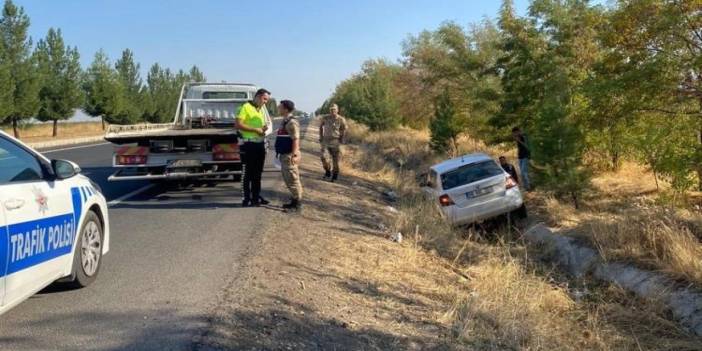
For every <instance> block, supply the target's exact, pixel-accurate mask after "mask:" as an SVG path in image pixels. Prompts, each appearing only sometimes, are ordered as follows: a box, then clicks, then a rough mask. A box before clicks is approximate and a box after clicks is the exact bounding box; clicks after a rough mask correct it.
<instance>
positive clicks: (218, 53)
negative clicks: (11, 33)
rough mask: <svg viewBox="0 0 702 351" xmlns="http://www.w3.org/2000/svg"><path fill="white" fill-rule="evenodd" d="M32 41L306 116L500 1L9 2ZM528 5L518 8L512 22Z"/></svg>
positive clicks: (523, 0) (492, 12)
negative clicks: (229, 86)
mask: <svg viewBox="0 0 702 351" xmlns="http://www.w3.org/2000/svg"><path fill="white" fill-rule="evenodd" d="M14 2H15V4H17V5H19V6H22V7H24V9H25V11H26V12H27V14H28V15H29V17H30V20H31V27H30V35H31V36H32V38H33V39H34V40H35V42H36V40H37V39H38V38H42V37H44V36H46V33H47V31H48V30H49V28H51V27H53V28H60V29H61V31H62V33H63V38H64V41H65V42H66V43H67V44H68V45H71V46H77V47H78V50H79V51H80V54H81V64H82V65H83V67H87V66H88V65H89V64H90V62H91V61H92V59H93V56H94V55H95V52H96V51H98V50H99V49H101V48H102V49H104V50H105V52H106V53H107V54H108V56H109V57H110V58H111V59H112V61H113V62H114V60H115V59H117V58H118V57H119V56H120V54H121V52H122V50H123V49H125V48H130V49H131V50H132V51H133V52H134V54H135V58H136V60H137V61H138V62H139V63H140V64H141V72H142V78H144V79H145V78H146V72H147V70H148V68H149V67H150V66H151V65H152V64H153V63H155V62H158V63H159V64H160V65H162V66H164V67H169V68H171V69H172V70H178V69H181V68H182V69H188V68H189V67H191V66H192V65H197V66H198V67H200V69H201V70H202V71H203V72H204V73H205V76H206V77H207V79H208V81H212V82H221V81H227V82H242V83H253V84H256V85H258V86H260V87H265V88H267V89H268V90H270V91H271V92H272V93H273V96H274V97H275V98H277V99H278V100H281V99H290V100H293V101H295V103H296V105H297V106H298V108H299V109H300V110H303V111H313V110H314V109H316V108H317V107H319V106H320V105H321V104H322V102H324V100H325V99H326V98H327V97H329V95H331V93H332V92H333V91H334V88H335V87H336V85H337V84H338V83H339V82H341V81H342V80H343V79H346V78H348V77H349V76H350V75H351V74H353V73H355V72H358V71H359V69H360V66H361V64H362V63H363V62H364V61H365V60H368V59H373V58H386V59H389V60H391V61H396V60H398V59H400V58H401V55H402V45H401V44H402V41H403V40H405V39H406V38H407V37H408V36H410V35H414V34H417V33H419V32H421V31H422V30H425V29H429V30H431V29H436V28H437V27H438V26H439V25H440V24H441V23H442V22H445V21H454V22H456V23H459V24H462V25H468V24H469V23H476V22H479V21H481V20H483V19H484V18H486V17H487V18H495V16H496V15H497V12H498V10H499V7H500V3H501V1H499V0H434V1H428V0H406V1H401V0H374V1H372V0H357V1H338V0H331V1H321V0H299V1H295V2H293V1H278V0H269V1H246V2H244V1H225V0H219V1H215V0H199V1H192V0H188V1H184V0H169V1H165V0H141V1H133V0H120V1H118V0H103V1H94V0H61V1H49V0H14ZM527 5H528V1H527V0H516V1H515V7H516V10H517V12H518V13H519V14H523V13H524V12H525V11H526V7H527Z"/></svg>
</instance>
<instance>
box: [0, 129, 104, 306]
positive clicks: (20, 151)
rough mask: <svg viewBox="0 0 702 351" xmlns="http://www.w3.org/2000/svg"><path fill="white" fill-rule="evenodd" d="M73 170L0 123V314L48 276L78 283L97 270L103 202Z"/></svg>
mask: <svg viewBox="0 0 702 351" xmlns="http://www.w3.org/2000/svg"><path fill="white" fill-rule="evenodd" d="M79 173H80V168H79V167H78V165H76V164H75V163H73V162H70V161H64V160H49V159H47V158H46V157H44V156H43V155H41V154H40V153H38V152H36V151H34V150H32V149H30V148H29V147H27V146H26V145H24V144H23V143H21V142H20V141H18V140H16V139H14V138H12V137H10V136H9V135H7V134H6V133H3V132H2V131H0V314H2V313H4V312H6V311H7V310H9V309H10V308H12V307H14V306H15V305H17V304H19V303H20V302H22V301H24V300H25V299H27V298H28V297H30V296H32V295H33V294H35V293H36V292H38V291H39V290H41V289H43V288H44V287H45V286H47V285H49V284H51V283H52V282H54V281H57V280H60V281H65V282H68V283H69V284H72V285H74V286H76V287H84V286H87V285H88V284H90V283H92V282H93V281H94V280H95V278H96V277H97V274H98V272H99V270H100V264H101V263H102V255H104V254H105V253H107V251H108V248H109V242H110V235H109V221H108V216H107V203H106V201H105V198H104V197H103V196H102V194H101V193H100V191H99V189H98V187H97V185H95V184H94V183H92V182H91V181H90V179H88V178H87V177H85V176H83V175H80V174H79Z"/></svg>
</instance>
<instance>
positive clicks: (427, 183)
mask: <svg viewBox="0 0 702 351" xmlns="http://www.w3.org/2000/svg"><path fill="white" fill-rule="evenodd" d="M422 183H423V184H421V185H422V186H423V190H424V191H425V192H426V193H427V194H429V196H430V197H431V198H432V199H433V200H434V201H437V202H438V204H439V207H440V208H441V212H442V214H443V215H444V216H445V218H446V219H447V220H448V221H449V223H451V224H452V225H457V226H458V225H467V224H472V223H476V222H480V221H483V220H486V219H490V218H493V217H497V216H500V215H505V214H506V215H512V214H514V215H516V216H517V217H522V218H523V217H526V207H525V205H524V202H523V200H522V194H521V191H520V190H519V185H518V184H517V182H516V181H515V180H514V179H512V177H510V175H509V174H507V172H505V171H504V170H503V169H502V167H500V165H499V164H498V163H497V162H496V161H495V160H493V159H492V158H490V156H488V155H486V154H482V153H476V154H469V155H464V156H461V157H457V158H453V159H450V160H446V161H443V162H441V163H439V164H436V165H434V166H432V167H431V168H430V170H429V172H428V174H427V175H426V179H424V180H423V182H422Z"/></svg>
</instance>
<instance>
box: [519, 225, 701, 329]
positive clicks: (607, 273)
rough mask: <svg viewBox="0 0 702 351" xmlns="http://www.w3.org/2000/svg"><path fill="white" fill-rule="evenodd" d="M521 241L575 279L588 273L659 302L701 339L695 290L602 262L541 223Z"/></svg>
mask: <svg viewBox="0 0 702 351" xmlns="http://www.w3.org/2000/svg"><path fill="white" fill-rule="evenodd" d="M524 238H525V239H526V240H527V241H529V242H531V243H535V244H539V245H544V246H546V247H547V250H548V249H550V250H552V252H553V254H554V260H555V261H556V262H557V263H558V264H559V265H561V266H562V267H563V268H564V269H566V270H567V271H568V272H569V273H570V274H571V275H573V276H575V277H577V278H580V277H583V276H584V275H586V274H590V273H591V274H592V275H593V276H594V277H595V278H597V279H599V280H602V281H606V282H609V283H612V284H617V285H619V286H621V287H623V288H625V289H627V290H628V291H631V292H633V293H635V294H636V295H637V296H640V297H643V298H647V299H657V300H660V301H662V302H663V303H665V304H666V306H668V308H670V310H671V311H672V313H673V316H674V317H675V318H676V319H678V321H679V322H680V324H682V325H683V326H684V327H685V328H687V329H689V330H690V331H691V332H693V333H694V334H696V335H698V336H702V293H700V292H699V291H697V290H695V289H691V288H684V287H679V284H676V283H675V282H674V281H673V280H672V279H670V278H668V277H667V276H665V275H664V274H662V273H656V272H649V271H645V270H642V269H639V268H636V267H634V266H631V265H627V264H623V263H608V262H604V261H603V260H602V259H601V258H600V256H599V254H598V253H597V251H595V250H593V249H591V248H589V247H586V246H584V245H580V244H578V243H577V241H576V240H575V239H573V238H570V237H566V236H562V235H558V234H554V233H552V232H551V230H550V229H548V228H547V227H546V226H544V225H543V224H537V225H535V226H533V227H531V228H529V230H527V231H526V233H524Z"/></svg>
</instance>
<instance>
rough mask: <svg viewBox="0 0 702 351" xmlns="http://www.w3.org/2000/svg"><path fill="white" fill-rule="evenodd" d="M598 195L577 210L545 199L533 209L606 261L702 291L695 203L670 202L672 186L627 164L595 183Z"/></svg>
mask: <svg viewBox="0 0 702 351" xmlns="http://www.w3.org/2000/svg"><path fill="white" fill-rule="evenodd" d="M593 185H594V189H593V190H592V191H591V192H590V193H588V194H587V195H586V197H585V198H584V199H583V206H582V209H580V210H577V211H576V210H575V209H574V208H573V207H572V206H571V205H570V204H567V203H564V202H562V201H559V200H557V199H555V198H552V197H549V196H547V195H545V194H543V193H539V192H536V193H533V194H531V195H530V200H531V204H532V208H534V207H536V209H537V210H538V213H539V217H540V218H542V219H543V220H544V221H546V222H547V223H548V224H549V225H551V226H554V227H558V228H560V229H561V231H562V232H564V233H567V234H568V235H574V236H578V237H582V238H584V239H586V240H589V241H590V242H591V243H592V245H593V246H595V247H597V248H598V249H599V251H600V254H601V255H602V257H603V258H605V259H609V260H620V261H628V262H633V263H635V264H637V265H639V266H642V267H644V268H649V269H654V270H660V271H664V272H667V273H669V274H670V275H672V276H673V277H675V278H678V279H682V280H686V281H688V282H691V283H694V284H697V286H698V287H702V242H700V239H702V212H701V211H700V207H699V205H698V204H696V203H695V201H694V199H696V197H697V196H698V195H697V194H696V193H690V194H688V198H687V199H688V200H689V201H683V202H679V201H675V202H673V203H675V204H678V206H674V205H673V203H671V202H670V201H669V200H670V199H669V196H670V194H671V193H670V192H669V185H668V184H666V183H665V182H664V181H660V180H659V181H658V184H656V180H655V178H654V177H653V175H652V174H651V172H648V171H647V170H646V169H645V168H644V167H641V166H640V165H637V164H634V163H625V164H624V165H623V166H622V168H621V169H620V170H619V171H616V172H606V173H603V174H599V175H597V176H596V177H595V178H594V179H593Z"/></svg>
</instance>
